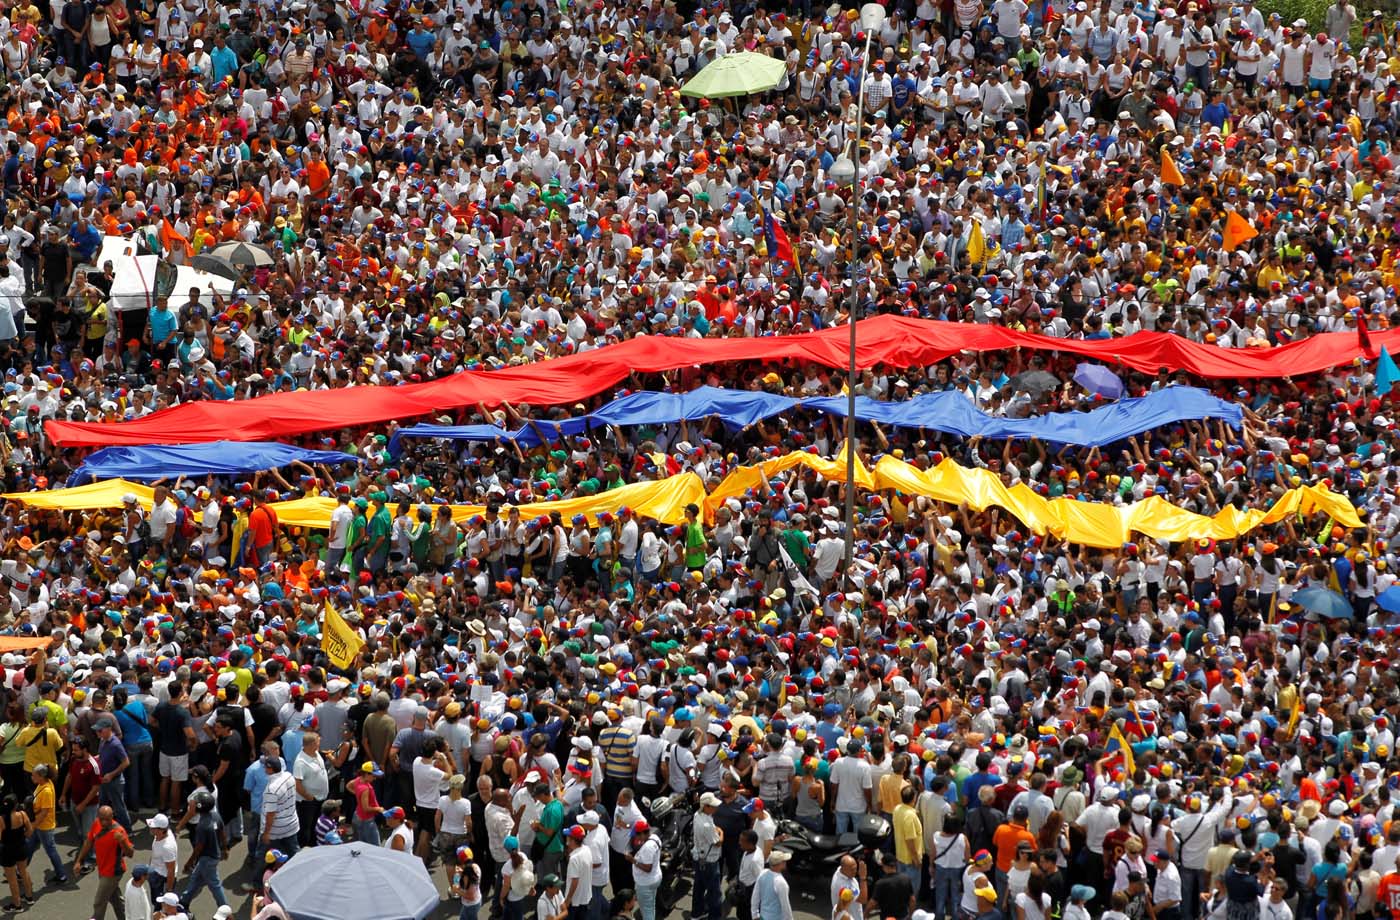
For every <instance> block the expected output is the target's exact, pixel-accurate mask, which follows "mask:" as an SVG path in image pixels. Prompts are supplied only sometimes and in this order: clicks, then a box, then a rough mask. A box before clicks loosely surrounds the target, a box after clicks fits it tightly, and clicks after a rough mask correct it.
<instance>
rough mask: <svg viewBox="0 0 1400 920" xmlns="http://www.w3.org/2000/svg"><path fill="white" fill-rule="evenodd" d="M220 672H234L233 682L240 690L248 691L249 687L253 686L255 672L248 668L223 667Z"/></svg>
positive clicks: (242, 691)
mask: <svg viewBox="0 0 1400 920" xmlns="http://www.w3.org/2000/svg"><path fill="white" fill-rule="evenodd" d="M219 673H220V674H232V675H233V682H234V684H235V685H236V686H237V687H238V690H239V692H241V693H245V694H246V693H247V692H248V688H249V687H251V686H253V672H252V671H250V670H248V669H247V668H223V669H221V670H220V671H219Z"/></svg>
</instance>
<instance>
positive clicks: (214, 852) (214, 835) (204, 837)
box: [194, 811, 224, 859]
mask: <svg viewBox="0 0 1400 920" xmlns="http://www.w3.org/2000/svg"><path fill="white" fill-rule="evenodd" d="M223 827H224V822H223V819H222V818H220V817H219V816H218V814H217V813H216V812H212V811H210V812H206V813H204V814H202V815H200V816H199V821H198V822H196V824H195V826H194V845H195V846H199V845H200V844H203V845H204V849H203V850H201V851H200V854H199V855H200V858H201V859H203V858H205V857H209V856H212V857H214V858H215V859H222V858H223V855H224V847H223V844H221V843H220V842H219V832H220V831H221V830H223Z"/></svg>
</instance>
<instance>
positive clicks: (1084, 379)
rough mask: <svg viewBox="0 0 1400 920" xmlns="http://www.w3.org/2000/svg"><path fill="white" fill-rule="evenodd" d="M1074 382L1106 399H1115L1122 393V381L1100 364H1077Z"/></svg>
mask: <svg viewBox="0 0 1400 920" xmlns="http://www.w3.org/2000/svg"><path fill="white" fill-rule="evenodd" d="M1074 382H1075V383H1077V384H1079V385H1080V386H1082V387H1083V388H1084V389H1086V390H1088V391H1089V392H1090V393H1097V394H1099V395H1100V396H1104V397H1107V398H1108V399H1117V398H1118V397H1120V396H1122V395H1123V381H1121V380H1119V379H1118V375H1117V374H1115V373H1113V371H1111V370H1109V369H1108V368H1106V367H1104V366H1103V365H1102V364H1087V363H1086V364H1081V365H1079V366H1078V367H1076V368H1075V369H1074Z"/></svg>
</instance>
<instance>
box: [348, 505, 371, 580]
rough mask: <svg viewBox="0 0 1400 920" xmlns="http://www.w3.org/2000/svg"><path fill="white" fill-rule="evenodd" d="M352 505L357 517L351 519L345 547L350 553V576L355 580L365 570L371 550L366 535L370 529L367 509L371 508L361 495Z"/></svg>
mask: <svg viewBox="0 0 1400 920" xmlns="http://www.w3.org/2000/svg"><path fill="white" fill-rule="evenodd" d="M352 504H353V505H354V506H355V516H354V517H353V518H351V519H350V528H349V529H348V530H347V531H346V533H345V546H346V548H347V549H348V550H349V551H350V575H351V577H352V578H353V577H355V576H358V575H359V574H360V572H361V571H362V570H363V569H364V567H365V551H366V550H367V549H368V548H369V539H368V537H367V535H366V532H367V531H368V529H369V519H368V518H367V517H365V509H366V508H368V507H369V500H368V499H366V498H365V497H364V496H363V495H360V496H358V497H356V499H355V501H354V502H352Z"/></svg>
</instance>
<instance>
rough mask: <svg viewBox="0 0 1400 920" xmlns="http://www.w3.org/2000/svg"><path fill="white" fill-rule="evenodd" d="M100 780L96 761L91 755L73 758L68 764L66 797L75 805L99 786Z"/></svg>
mask: <svg viewBox="0 0 1400 920" xmlns="http://www.w3.org/2000/svg"><path fill="white" fill-rule="evenodd" d="M101 782H102V778H101V777H100V776H98V775H97V761H95V760H93V758H92V755H90V754H89V755H88V756H87V757H75V758H73V760H71V761H69V763H68V796H69V798H70V799H72V801H73V804H74V805H76V804H78V803H79V802H81V801H82V800H83V799H85V798H87V796H88V793H89V792H91V791H92V790H93V789H94V788H95V787H97V786H99V785H101Z"/></svg>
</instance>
